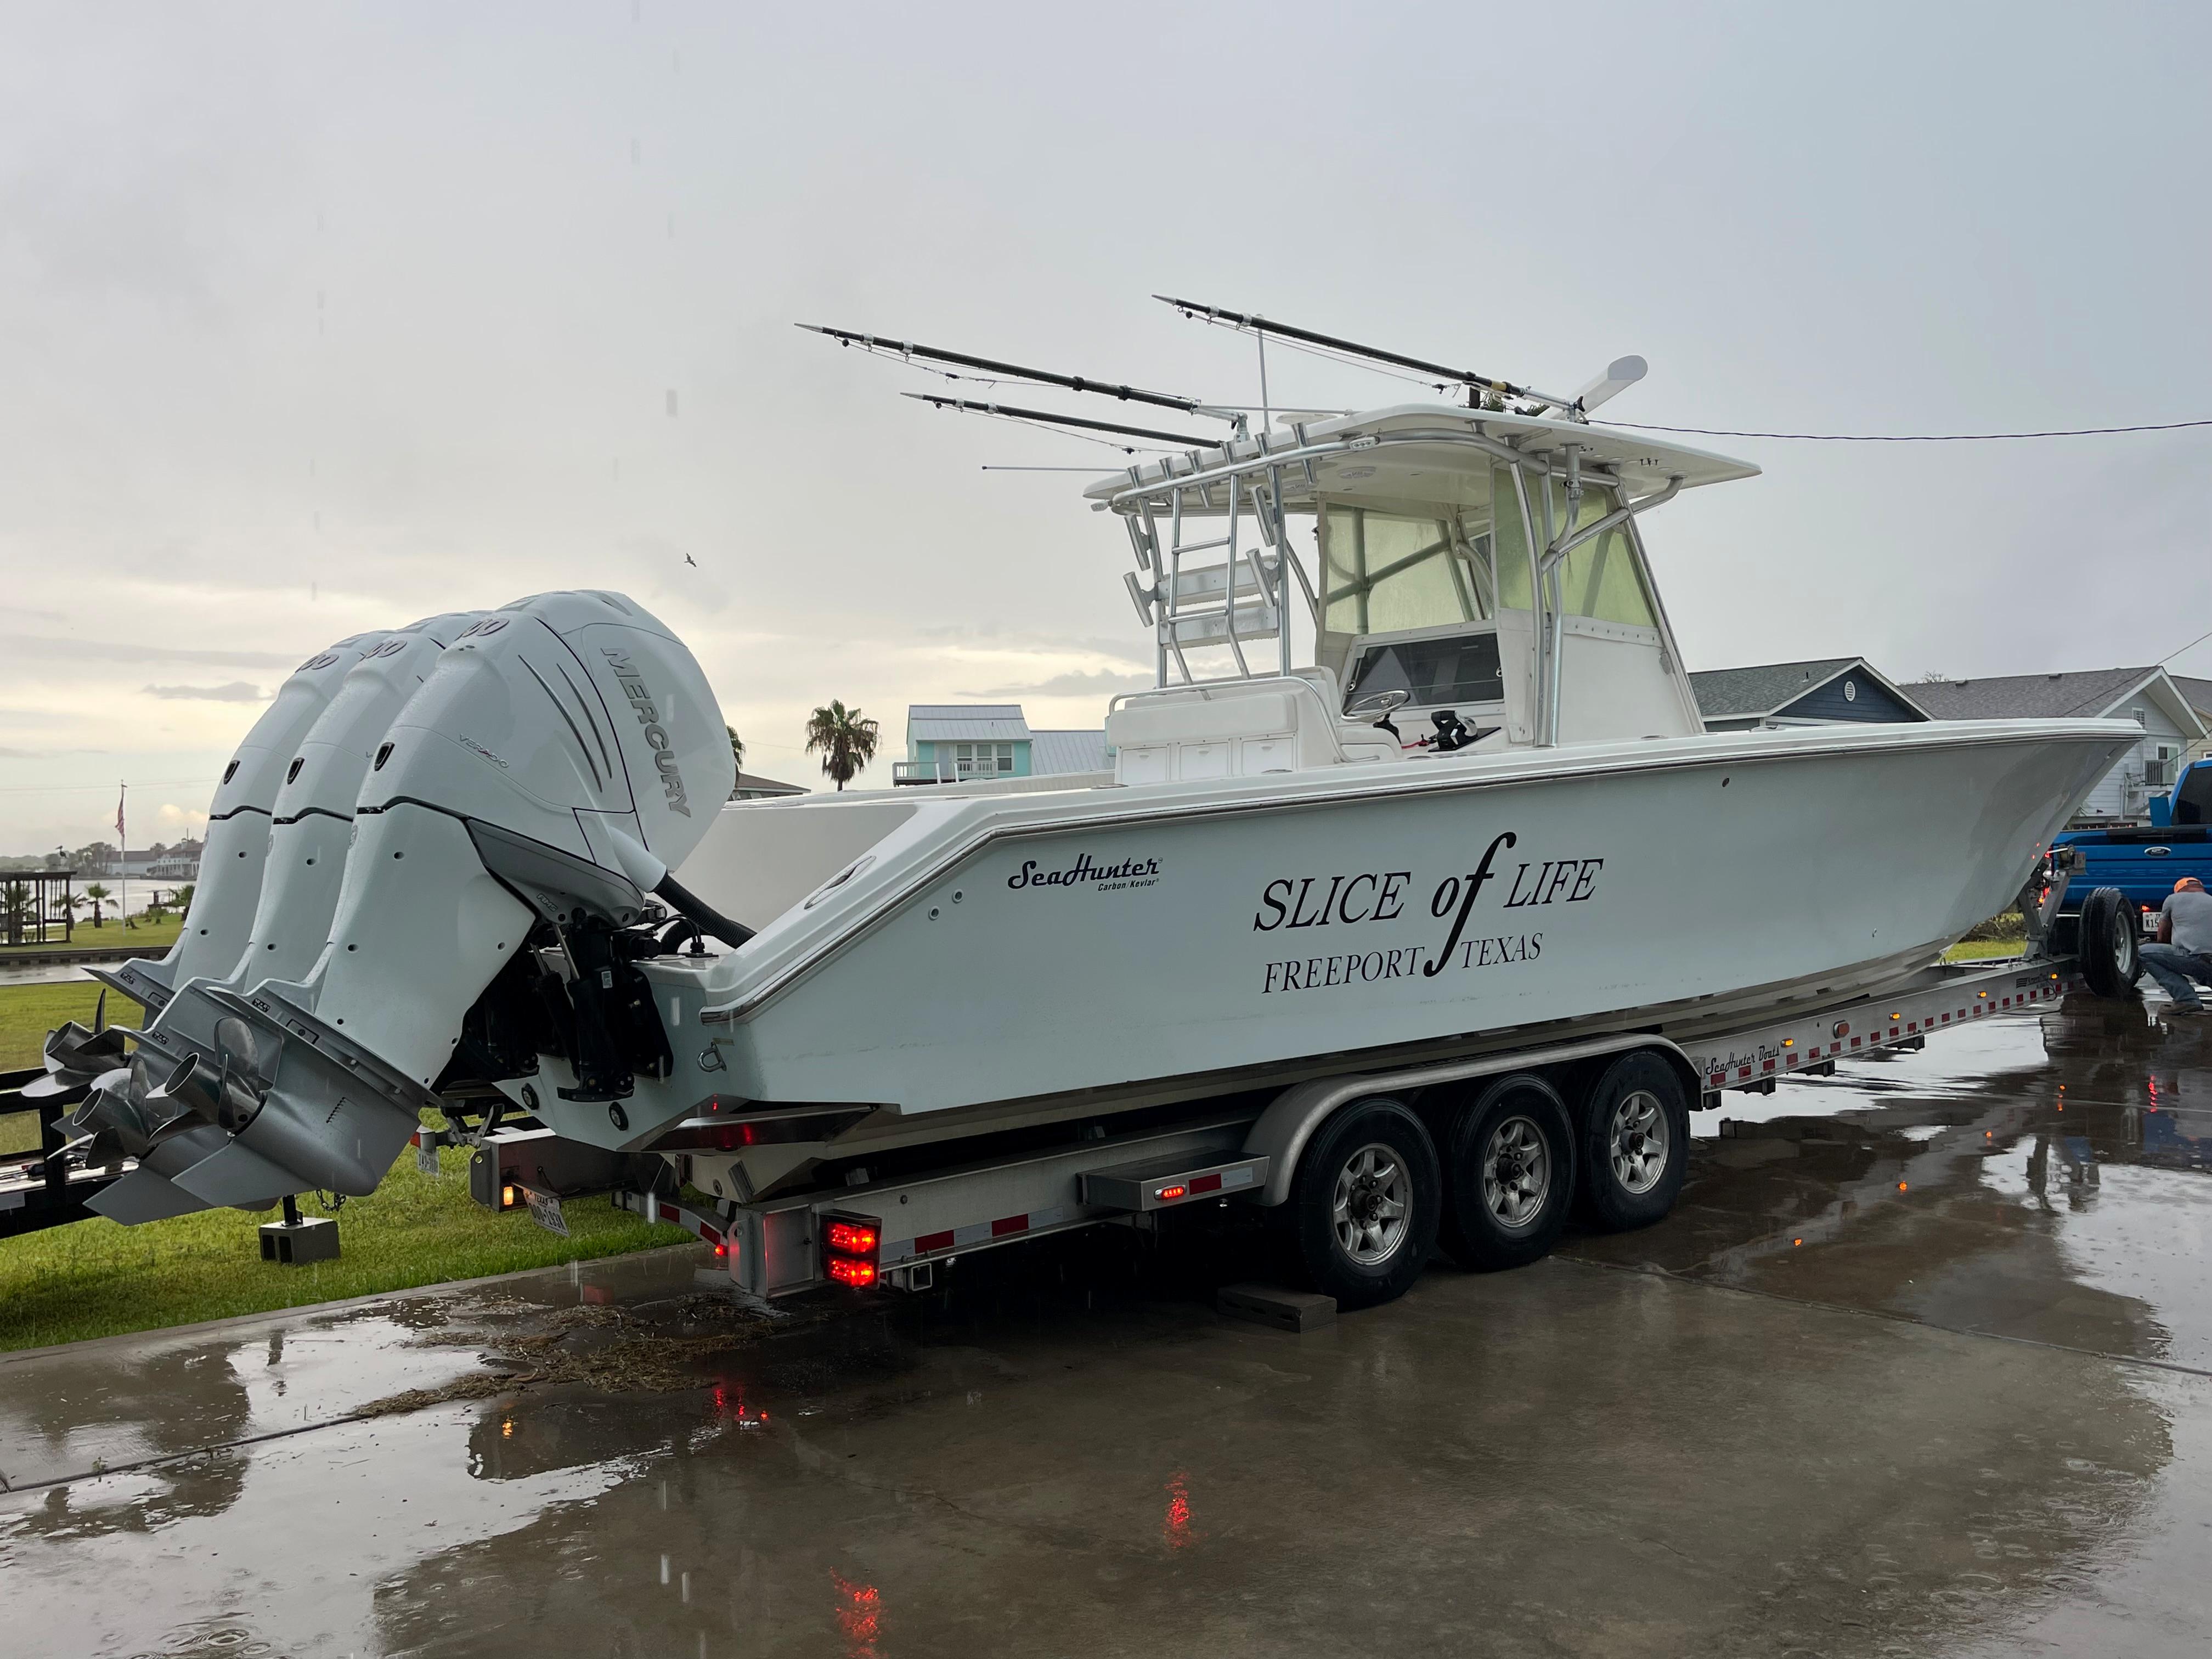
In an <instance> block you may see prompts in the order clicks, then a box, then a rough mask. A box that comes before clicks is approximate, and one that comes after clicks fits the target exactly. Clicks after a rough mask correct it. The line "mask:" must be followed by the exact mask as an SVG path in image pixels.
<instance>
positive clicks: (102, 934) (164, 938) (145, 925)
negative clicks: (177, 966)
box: [0, 912, 185, 962]
mask: <svg viewBox="0 0 2212 1659" xmlns="http://www.w3.org/2000/svg"><path fill="white" fill-rule="evenodd" d="M184 927H185V924H184V922H183V921H182V920H181V919H179V917H178V916H177V915H174V914H171V915H168V916H167V917H166V918H164V919H163V920H162V921H147V920H146V919H145V918H144V917H143V916H133V917H132V918H131V926H129V927H125V926H124V925H123V924H122V923H121V922H120V921H118V920H117V919H116V918H115V916H114V915H113V914H112V912H111V913H110V915H108V918H107V920H106V922H105V923H103V924H102V925H101V926H100V927H94V926H93V925H92V923H91V922H90V921H88V920H86V919H83V918H80V919H79V920H78V921H77V924H76V937H75V938H73V939H70V942H69V943H68V944H66V945H64V944H63V943H62V942H61V940H60V939H48V940H47V941H46V943H45V944H44V945H0V962H6V961H8V960H9V959H10V958H12V957H23V956H32V955H35V954H36V953H37V952H39V951H96V950H98V949H100V947H101V946H103V945H112V946H114V947H115V948H116V949H118V950H125V949H129V950H141V949H143V948H145V947H147V946H149V945H159V946H160V947H161V949H162V950H164V951H166V950H167V949H168V948H169V947H170V946H171V945H174V944H175V943H176V942H177V936H178V935H179V933H182V932H183V931H184Z"/></svg>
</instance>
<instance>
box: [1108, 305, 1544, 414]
mask: <svg viewBox="0 0 2212 1659" xmlns="http://www.w3.org/2000/svg"><path fill="white" fill-rule="evenodd" d="M1152 298H1154V299H1155V300H1158V301H1159V302H1160V303H1161V304H1162V305H1169V306H1173V307H1175V308H1176V310H1177V311H1180V312H1181V313H1182V314H1183V315H1184V316H1186V317H1195V318H1197V319H1200V321H1201V322H1208V323H1229V324H1232V325H1235V326H1236V327H1237V328H1248V329H1250V330H1252V331H1254V332H1255V333H1257V334H1260V335H1261V336H1263V337H1264V336H1266V335H1269V334H1274V335H1279V336H1280V337H1282V338H1284V339H1285V340H1303V341H1304V342H1305V343H1306V344H1308V345H1316V346H1323V347H1326V348H1327V349H1329V350H1331V351H1341V352H1343V353H1345V354H1346V355H1347V356H1353V357H1364V358H1367V359H1368V360H1369V361H1370V362H1378V363H1390V364H1393V365H1395V367H1397V368H1410V369H1413V370H1414V371H1415V372H1416V373H1418V374H1433V375H1435V376H1436V377H1437V379H1438V380H1449V381H1453V382H1455V383H1457V384H1458V385H1461V386H1466V387H1467V388H1468V392H1469V398H1468V401H1469V403H1470V404H1472V402H1473V400H1474V399H1473V394H1474V393H1475V392H1493V393H1495V394H1496V395H1497V396H1498V397H1501V398H1528V399H1530V400H1531V401H1533V402H1534V403H1538V404H1547V405H1549V406H1550V407H1552V408H1553V409H1559V410H1566V411H1567V412H1568V413H1569V414H1571V415H1573V416H1577V417H1580V416H1581V415H1582V413H1583V405H1582V400H1581V399H1580V398H1555V397H1553V395H1552V394H1551V393H1550V392H1538V391H1535V390H1534V389H1533V388H1531V387H1528V386H1516V385H1515V384H1514V383H1513V382H1512V381H1510V380H1495V379H1492V377H1491V376H1489V375H1487V374H1476V373H1474V370H1472V369H1466V368H1446V367H1445V366H1444V365H1443V364H1442V363H1432V362H1428V361H1426V360H1425V359H1424V358H1420V357H1408V356H1404V355H1403V354H1401V353H1400V352H1395V351H1384V350H1383V349H1381V348H1380V347H1377V346H1365V345H1361V344H1360V343H1358V341H1356V340H1340V339H1338V338H1337V337H1335V336H1334V335H1333V334H1316V333H1315V332H1314V331H1312V330H1311V329H1305V328H1293V327H1292V326H1291V325H1290V324H1288V323H1279V322H1276V321H1274V320H1273V319H1271V318H1267V317H1260V316H1255V315H1254V314H1252V313H1249V312H1243V311H1225V310H1223V309H1222V308H1221V307H1219V306H1209V305H1202V304H1200V302H1199V301H1196V300H1178V299H1176V297H1175V296H1174V295H1170V294H1155V295H1152Z"/></svg>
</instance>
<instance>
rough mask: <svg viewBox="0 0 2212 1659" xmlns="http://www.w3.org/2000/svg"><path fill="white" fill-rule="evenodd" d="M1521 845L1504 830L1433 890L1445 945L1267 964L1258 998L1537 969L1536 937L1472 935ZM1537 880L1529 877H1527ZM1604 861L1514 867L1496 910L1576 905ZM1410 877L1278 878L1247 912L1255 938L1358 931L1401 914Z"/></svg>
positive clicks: (1587, 895)
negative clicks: (1451, 974) (1507, 856)
mask: <svg viewBox="0 0 2212 1659" xmlns="http://www.w3.org/2000/svg"><path fill="white" fill-rule="evenodd" d="M1518 840H1519V837H1518V836H1516V835H1515V834H1514V832H1513V831H1511V830H1510V829H1508V830H1504V831H1502V832H1501V833H1500V834H1498V836H1495V837H1494V838H1493V839H1492V841H1491V842H1490V844H1489V845H1488V846H1487V847H1486V848H1484V849H1483V853H1482V856H1481V858H1480V860H1477V861H1476V864H1475V867H1474V869H1473V870H1471V871H1469V872H1467V873H1466V874H1465V875H1449V876H1445V877H1443V878H1441V879H1440V880H1438V881H1437V883H1436V884H1435V885H1434V886H1433V887H1432V888H1431V890H1430V893H1429V915H1430V916H1431V917H1432V918H1433V919H1434V920H1435V921H1439V922H1444V923H1446V924H1448V926H1447V927H1446V931H1445V934H1444V939H1443V944H1442V945H1441V946H1432V945H1420V944H1416V945H1394V946H1390V947H1387V948H1380V949H1376V950H1370V951H1342V952H1339V953H1336V954H1333V955H1323V956H1312V957H1289V958H1286V959H1280V960H1277V961H1273V962H1269V963H1266V964H1265V967H1264V971H1263V975H1262V981H1261V992H1262V994H1267V995H1273V994H1274V993H1275V992H1277V991H1318V990H1324V989H1327V988H1328V987H1332V986H1338V985H1364V984H1371V983H1374V982H1376V981H1383V980H1394V979H1405V978H1411V977H1419V978H1422V979H1434V978H1435V977H1436V976H1437V975H1439V974H1442V973H1443V972H1445V971H1447V970H1448V969H1477V968H1494V967H1502V966H1507V965H1510V964H1512V963H1528V962H1534V961H1535V960H1536V959H1537V958H1538V957H1541V956H1542V955H1543V953H1544V935H1543V934H1542V933H1541V932H1533V931H1532V932H1522V933H1472V934H1471V933H1469V931H1468V923H1469V921H1471V920H1472V919H1473V917H1474V914H1475V909H1476V901H1477V899H1478V898H1480V896H1481V895H1482V893H1483V892H1484V890H1486V889H1489V890H1492V892H1493V893H1495V889H1494V888H1493V887H1492V884H1493V883H1494V882H1497V881H1498V880H1501V879H1504V872H1503V871H1502V870H1501V869H1500V868H1499V865H1498V855H1499V854H1501V853H1504V852H1506V851H1508V850H1510V849H1511V848H1513V847H1514V846H1515V845H1516V842H1518ZM1532 868H1533V870H1534V874H1533V875H1532V874H1531V873H1530V872H1531V870H1532ZM1604 868H1605V860H1603V859H1601V858H1571V859H1545V860H1530V861H1528V862H1523V863H1520V864H1518V865H1517V866H1516V868H1515V869H1514V871H1513V874H1512V878H1511V880H1510V881H1509V882H1507V883H1506V887H1505V891H1504V896H1502V897H1500V898H1494V899H1493V901H1492V902H1495V903H1496V904H1497V906H1498V908H1499V909H1501V910H1527V909H1530V908H1538V907H1541V906H1546V905H1552V904H1582V903H1586V902H1589V900H1590V899H1591V898H1592V897H1593V896H1595V894H1596V891H1597V883H1598V878H1599V875H1600V873H1601V872H1602V871H1603V870H1604ZM1413 880H1414V876H1413V872H1412V871H1410V870H1387V871H1381V870H1378V871H1363V872H1358V873H1357V874H1354V875H1332V876H1279V877H1277V878H1274V879H1273V880H1272V881H1269V882H1268V883H1267V884H1266V885H1265V886H1264V887H1262V888H1261V890H1260V908H1258V909H1257V910H1256V911H1255V912H1254V913H1253V916H1252V929H1253V931H1254V932H1255V933H1275V932H1278V931H1288V930H1291V929H1294V928H1308V927H1364V926H1368V925H1371V924H1374V923H1376V922H1393V921H1399V920H1400V919H1401V918H1402V917H1403V916H1404V915H1405V914H1406V907H1405V897H1406V892H1407V888H1408V887H1409V886H1410V885H1411V884H1413Z"/></svg>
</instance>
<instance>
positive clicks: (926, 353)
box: [798, 323, 1236, 442]
mask: <svg viewBox="0 0 2212 1659" xmlns="http://www.w3.org/2000/svg"><path fill="white" fill-rule="evenodd" d="M798 326H799V327H800V328H803V329H805V330H806V331H808V332H810V333H813V334H826V335H828V336H829V337H830V338H831V339H833V340H836V342H838V343H840V344H842V345H848V346H864V347H866V348H868V349H871V350H879V351H884V352H890V353H893V354H895V355H896V356H901V357H920V358H923V359H925V360H927V362H933V363H957V364H959V365H960V366H961V367H962V368H978V369H981V370H982V371H983V372H984V373H985V374H1007V375H1013V376H1017V377H1018V378H1020V379H1022V380H1036V381H1037V382H1039V383H1041V384H1042V385H1045V386H1066V388H1067V389H1068V390H1069V391H1070V392H1095V393H1097V395H1098V396H1100V397H1102V398H1121V400H1122V401H1123V402H1124V403H1133V404H1153V405H1154V406H1155V407H1157V408H1160V409H1175V410H1182V412H1183V413H1184V414H1186V415H1212V416H1218V418H1219V419H1222V420H1233V419H1234V418H1236V417H1235V416H1232V415H1231V414H1229V413H1227V412H1226V411H1224V410H1216V409H1214V408H1212V406H1211V405H1210V404H1202V403H1200V402H1199V400H1198V399H1197V398H1178V397H1176V395H1175V394H1174V393H1172V392H1146V391H1145V390H1144V389H1142V388H1141V387H1139V386H1123V385H1121V383H1120V382H1118V381H1115V380H1090V379H1087V378H1086V377H1085V376H1083V375H1080V374H1054V373H1053V372H1052V371H1051V370H1050V369H1044V368H1024V367H1023V366H1022V365H1021V364H1019V363H1002V362H994V360H992V359H991V358H988V357H971V356H968V354H967V353H965V352H963V351H945V350H940V349H939V348H938V347H936V346H926V345H917V344H915V343H914V342H913V341H912V340H886V339H884V337H881V336H880V335H876V334H855V333H854V332H853V331H851V330H850V329H844V328H824V327H823V326H822V325H819V324H817V323H800V324H799V325H798ZM1044 418H1046V419H1053V420H1056V419H1060V418H1062V417H1060V416H1045V417H1044ZM1077 424H1081V422H1077ZM1114 429H1115V428H1108V430H1109V431H1110V430H1114ZM1153 435H1154V436H1156V435H1157V434H1153ZM1176 441H1177V442H1182V440H1181V439H1178V440H1176ZM1201 442H1205V441H1204V440H1201Z"/></svg>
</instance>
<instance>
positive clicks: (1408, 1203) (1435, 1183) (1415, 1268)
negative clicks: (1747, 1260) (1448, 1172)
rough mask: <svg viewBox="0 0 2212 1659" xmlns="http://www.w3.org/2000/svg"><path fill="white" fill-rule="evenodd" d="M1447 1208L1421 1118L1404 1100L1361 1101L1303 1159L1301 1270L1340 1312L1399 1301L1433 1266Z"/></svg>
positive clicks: (1298, 1207)
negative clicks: (1440, 1222)
mask: <svg viewBox="0 0 2212 1659" xmlns="http://www.w3.org/2000/svg"><path fill="white" fill-rule="evenodd" d="M1442 1210H1443V1177H1442V1176H1441V1175H1440V1174H1439V1173H1438V1171H1437V1149H1436V1144H1435V1143H1434V1142H1433V1141H1431V1139H1429V1132H1428V1130H1427V1129H1426V1128H1425V1127H1423V1125H1422V1123H1421V1120H1420V1119H1419V1118H1418V1117H1416V1116H1415V1115H1413V1112H1412V1110H1410V1109H1408V1108H1407V1107H1406V1106H1404V1105H1403V1104H1401V1103H1399V1102H1397V1101H1395V1100H1389V1099H1384V1098H1381V1097H1376V1098H1374V1099H1370V1100H1362V1101H1358V1102H1356V1103H1353V1104H1352V1105H1350V1106H1347V1107H1346V1108H1345V1109H1343V1110H1341V1111H1340V1112H1338V1113H1337V1114H1336V1115H1335V1116H1334V1117H1332V1118H1331V1119H1329V1121H1328V1122H1326V1123H1324V1124H1323V1125H1322V1127H1321V1128H1320V1129H1319V1130H1318V1131H1316V1133H1315V1134H1314V1137H1313V1139H1311V1140H1310V1142H1308V1143H1307V1146H1306V1149H1305V1154H1304V1157H1302V1158H1299V1160H1298V1172H1297V1176H1296V1178H1295V1179H1294V1180H1293V1181H1292V1182H1291V1195H1290V1202H1289V1211H1290V1214H1289V1221H1290V1225H1291V1235H1292V1240H1293V1244H1294V1248H1295V1250H1296V1254H1297V1258H1298V1265H1299V1266H1300V1267H1302V1268H1304V1273H1305V1276H1306V1278H1307V1279H1309V1280H1310V1282H1311V1283H1312V1285H1313V1287H1314V1288H1315V1289H1316V1290H1317V1291H1320V1292H1321V1293H1322V1295H1324V1296H1333V1297H1335V1298H1336V1303H1337V1306H1339V1307H1340V1308H1371V1307H1373V1306H1375V1305H1376V1304H1378V1303H1383V1302H1393V1301H1395V1300H1396V1299H1397V1298H1398V1297H1401V1296H1403V1295H1404V1294H1405V1293H1406V1292H1407V1291H1408V1290H1410V1289H1412V1288H1413V1281H1414V1280H1415V1279H1419V1277H1420V1276H1421V1269H1422V1268H1423V1267H1425V1266H1426V1265H1427V1264H1428V1259H1429V1252H1430V1251H1431V1249H1434V1248H1435V1247H1436V1241H1437V1221H1438V1219H1439V1216H1440V1212H1442Z"/></svg>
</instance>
